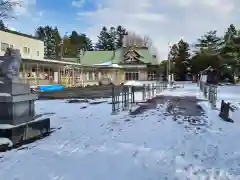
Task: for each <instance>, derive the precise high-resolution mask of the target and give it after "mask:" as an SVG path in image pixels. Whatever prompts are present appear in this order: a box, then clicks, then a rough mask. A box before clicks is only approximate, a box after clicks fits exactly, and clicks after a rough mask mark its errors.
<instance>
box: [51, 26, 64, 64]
mask: <svg viewBox="0 0 240 180" xmlns="http://www.w3.org/2000/svg"><path fill="white" fill-rule="evenodd" d="M53 38H54V47H55V51H54V53H53V58H54V59H59V58H60V57H61V41H62V38H61V35H60V33H59V31H58V28H57V27H55V28H54V29H53Z"/></svg>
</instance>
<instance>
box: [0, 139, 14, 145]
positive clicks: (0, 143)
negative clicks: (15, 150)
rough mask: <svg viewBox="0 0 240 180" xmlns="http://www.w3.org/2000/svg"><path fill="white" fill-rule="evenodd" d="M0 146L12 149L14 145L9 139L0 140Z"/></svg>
mask: <svg viewBox="0 0 240 180" xmlns="http://www.w3.org/2000/svg"><path fill="white" fill-rule="evenodd" d="M0 145H8V147H12V146H13V143H12V141H11V140H10V139H8V138H0Z"/></svg>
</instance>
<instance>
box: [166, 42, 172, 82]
mask: <svg viewBox="0 0 240 180" xmlns="http://www.w3.org/2000/svg"><path fill="white" fill-rule="evenodd" d="M171 48H172V47H171V45H170V42H169V43H168V70H167V79H168V84H169V87H171V57H170V51H171Z"/></svg>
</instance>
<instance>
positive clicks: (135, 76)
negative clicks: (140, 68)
mask: <svg viewBox="0 0 240 180" xmlns="http://www.w3.org/2000/svg"><path fill="white" fill-rule="evenodd" d="M125 80H139V74H138V72H126V73H125Z"/></svg>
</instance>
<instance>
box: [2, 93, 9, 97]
mask: <svg viewBox="0 0 240 180" xmlns="http://www.w3.org/2000/svg"><path fill="white" fill-rule="evenodd" d="M1 96H4V97H6V96H7V97H9V96H11V94H9V93H0V97H1Z"/></svg>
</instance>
